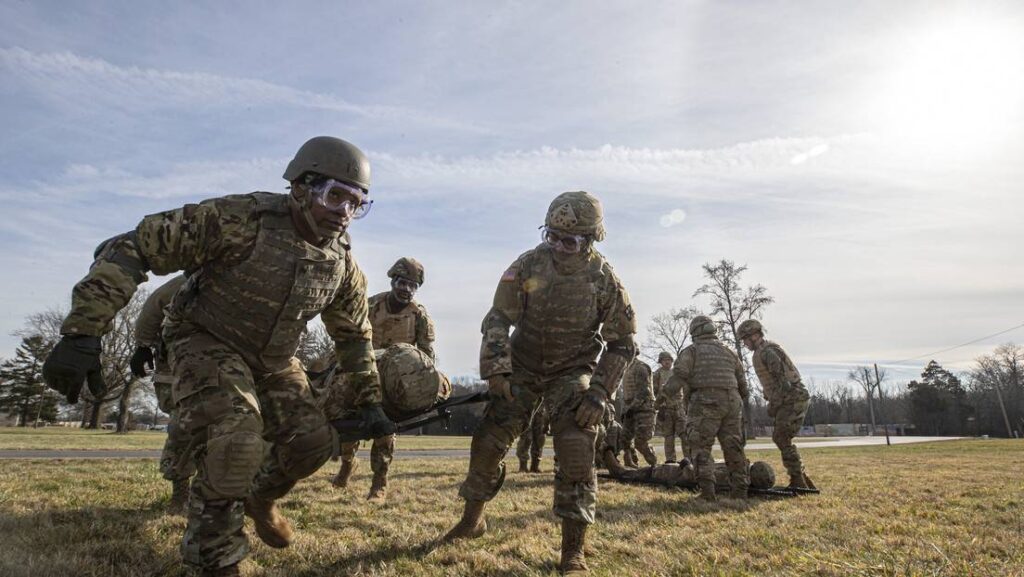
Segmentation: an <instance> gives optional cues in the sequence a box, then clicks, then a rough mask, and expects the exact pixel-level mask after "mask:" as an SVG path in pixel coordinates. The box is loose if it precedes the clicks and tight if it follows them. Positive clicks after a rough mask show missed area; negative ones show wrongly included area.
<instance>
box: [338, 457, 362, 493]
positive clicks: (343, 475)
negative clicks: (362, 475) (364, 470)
mask: <svg viewBox="0 0 1024 577" xmlns="http://www.w3.org/2000/svg"><path fill="white" fill-rule="evenodd" d="M358 466H359V464H358V462H357V461H356V460H355V459H353V460H351V461H342V462H341V468H340V469H338V474H337V475H335V476H334V478H333V479H331V484H332V485H334V486H335V487H337V488H339V489H344V488H345V487H348V480H349V479H351V478H352V473H354V472H355V470H356V468H357V467H358Z"/></svg>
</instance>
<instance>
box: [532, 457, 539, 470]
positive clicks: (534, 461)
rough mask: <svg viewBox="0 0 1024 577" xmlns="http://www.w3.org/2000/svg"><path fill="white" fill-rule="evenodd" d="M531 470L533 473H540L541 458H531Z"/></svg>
mask: <svg viewBox="0 0 1024 577" xmlns="http://www.w3.org/2000/svg"><path fill="white" fill-rule="evenodd" d="M530 472H531V473H540V459H531V460H530Z"/></svg>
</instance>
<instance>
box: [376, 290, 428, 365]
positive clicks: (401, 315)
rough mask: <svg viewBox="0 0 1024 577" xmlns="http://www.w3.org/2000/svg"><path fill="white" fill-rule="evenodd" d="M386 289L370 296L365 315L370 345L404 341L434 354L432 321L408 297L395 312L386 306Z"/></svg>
mask: <svg viewBox="0 0 1024 577" xmlns="http://www.w3.org/2000/svg"><path fill="white" fill-rule="evenodd" d="M388 294H390V291H385V292H382V293H377V294H375V295H373V296H372V297H370V300H369V306H370V312H369V318H370V324H371V325H372V326H373V348H375V349H386V348H388V347H389V346H391V345H394V344H398V343H406V344H410V345H413V346H415V347H416V348H418V349H419V350H421V351H423V352H424V353H426V354H427V356H429V357H430V358H431V359H433V358H434V321H433V320H431V318H430V315H428V314H427V309H426V308H425V307H424V306H423V305H421V304H420V303H418V302H416V301H412V302H411V303H409V304H408V305H406V306H405V307H404V308H403V309H402V310H400V311H398V312H397V313H392V312H391V311H390V310H389V309H388Z"/></svg>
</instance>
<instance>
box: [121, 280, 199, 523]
mask: <svg viewBox="0 0 1024 577" xmlns="http://www.w3.org/2000/svg"><path fill="white" fill-rule="evenodd" d="M185 278H186V277H185V275H180V276H177V277H174V278H172V279H171V280H169V281H167V282H166V283H164V284H163V286H161V287H160V288H158V289H156V290H155V291H153V294H151V295H149V298H147V299H146V302H145V303H144V304H143V305H142V312H140V313H139V318H138V319H136V321H135V343H136V346H135V353H134V354H132V358H131V360H130V361H129V365H130V366H131V370H132V374H134V375H135V376H137V377H140V378H141V377H145V376H146V374H147V371H146V369H147V367H148V368H149V370H152V371H153V389H154V390H155V391H156V402H157V405H158V406H159V407H160V410H161V411H163V412H165V413H167V415H168V416H169V417H170V421H169V422H168V423H167V440H166V441H164V449H163V452H161V454H160V473H161V474H162V475H163V476H164V479H167V480H168V481H170V482H171V501H170V504H169V506H168V510H169V511H170V512H171V513H181V514H183V513H184V512H185V507H186V505H187V504H188V481H189V479H191V478H192V475H194V474H195V466H194V465H193V464H192V460H191V458H190V457H189V455H187V454H186V452H187V450H188V446H189V443H190V442H191V440H192V439H191V437H189V435H188V433H186V432H185V429H184V428H183V427H182V426H181V423H179V422H178V411H177V409H176V408H175V407H174V401H173V400H172V398H171V384H172V383H173V382H174V375H172V374H171V367H169V366H168V365H167V358H166V355H165V354H164V352H165V350H166V348H165V347H164V346H163V342H162V340H161V338H160V327H161V325H162V324H163V320H164V307H166V306H167V305H168V304H169V303H170V302H171V298H172V297H173V296H174V293H176V292H178V289H179V288H181V285H183V284H185Z"/></svg>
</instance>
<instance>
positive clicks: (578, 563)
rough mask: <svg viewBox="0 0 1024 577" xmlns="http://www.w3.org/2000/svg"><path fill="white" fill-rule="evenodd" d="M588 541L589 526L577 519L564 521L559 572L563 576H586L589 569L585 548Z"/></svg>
mask: <svg viewBox="0 0 1024 577" xmlns="http://www.w3.org/2000/svg"><path fill="white" fill-rule="evenodd" d="M586 540H587V524H586V523H584V522H583V521H577V520H575V519H562V560H561V561H560V562H559V563H558V570H559V572H561V574H562V575H586V574H587V573H589V572H590V568H588V567H587V561H586V557H585V555H584V553H583V547H584V545H585V544H586Z"/></svg>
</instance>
